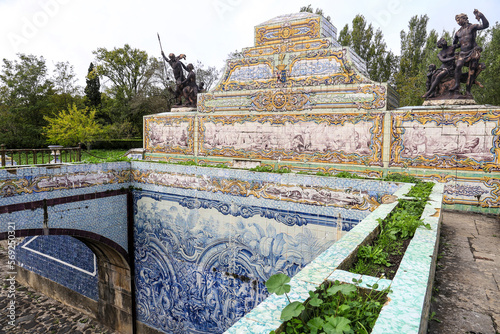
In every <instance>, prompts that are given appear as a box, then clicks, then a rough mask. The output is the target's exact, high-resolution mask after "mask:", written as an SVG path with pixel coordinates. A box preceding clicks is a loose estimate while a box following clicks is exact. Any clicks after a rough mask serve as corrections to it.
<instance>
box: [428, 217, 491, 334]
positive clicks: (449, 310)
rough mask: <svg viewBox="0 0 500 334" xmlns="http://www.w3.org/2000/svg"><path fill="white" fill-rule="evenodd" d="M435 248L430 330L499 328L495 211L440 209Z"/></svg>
mask: <svg viewBox="0 0 500 334" xmlns="http://www.w3.org/2000/svg"><path fill="white" fill-rule="evenodd" d="M439 251H440V257H439V258H438V267H437V270H436V282H435V286H434V293H433V296H434V297H433V301H432V303H431V315H432V316H433V319H434V320H431V321H430V322H429V333H431V334H462V333H467V334H479V333H481V334H495V333H500V219H499V217H498V216H491V215H488V216H486V215H480V214H469V213H463V212H456V211H445V212H444V215H443V224H442V227H441V239H440V250H439ZM432 312H434V314H432Z"/></svg>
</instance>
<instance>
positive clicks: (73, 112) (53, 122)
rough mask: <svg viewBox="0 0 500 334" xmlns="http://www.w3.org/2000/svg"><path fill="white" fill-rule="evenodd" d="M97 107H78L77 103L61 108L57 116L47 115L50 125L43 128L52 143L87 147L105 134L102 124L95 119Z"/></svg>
mask: <svg viewBox="0 0 500 334" xmlns="http://www.w3.org/2000/svg"><path fill="white" fill-rule="evenodd" d="M95 114H96V110H95V109H89V108H85V109H78V108H77V106H76V104H73V106H68V109H67V110H61V111H60V112H59V113H58V114H57V115H56V116H55V117H47V116H45V117H44V118H45V120H46V121H47V123H48V125H47V126H45V127H44V128H43V130H44V131H45V134H46V136H47V141H48V142H49V143H51V144H59V145H63V146H76V145H78V143H84V144H85V145H86V146H87V147H89V145H90V144H91V143H92V142H93V141H94V140H96V139H97V138H98V137H99V136H101V135H102V134H103V128H102V126H101V125H100V124H99V123H98V122H97V121H96V119H95Z"/></svg>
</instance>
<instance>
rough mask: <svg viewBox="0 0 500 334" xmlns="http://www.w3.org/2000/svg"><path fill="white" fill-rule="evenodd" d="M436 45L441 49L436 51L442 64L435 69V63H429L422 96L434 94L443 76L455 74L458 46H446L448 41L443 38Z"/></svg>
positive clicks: (432, 95)
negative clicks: (425, 87) (425, 90)
mask: <svg viewBox="0 0 500 334" xmlns="http://www.w3.org/2000/svg"><path fill="white" fill-rule="evenodd" d="M437 47H438V48H440V49H442V50H441V51H440V52H439V53H438V58H439V60H440V61H441V62H442V65H441V67H440V68H439V69H437V70H436V65H434V64H431V65H430V66H429V72H428V73H427V92H426V93H425V94H424V95H423V96H422V97H424V98H428V97H434V96H436V88H437V85H438V84H439V83H441V81H443V80H444V79H445V78H447V77H450V76H453V75H454V74H455V49H456V48H458V46H457V45H455V44H454V45H452V46H448V42H446V40H445V39H444V38H441V39H440V40H439V41H438V42H437Z"/></svg>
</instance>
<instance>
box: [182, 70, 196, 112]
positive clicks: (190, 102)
mask: <svg viewBox="0 0 500 334" xmlns="http://www.w3.org/2000/svg"><path fill="white" fill-rule="evenodd" d="M186 70H187V71H188V76H187V78H186V79H185V80H184V81H183V82H182V87H184V88H183V90H182V95H183V96H184V100H185V104H186V106H192V107H196V103H197V96H198V85H197V84H196V73H195V72H194V66H193V64H188V66H187V68H186Z"/></svg>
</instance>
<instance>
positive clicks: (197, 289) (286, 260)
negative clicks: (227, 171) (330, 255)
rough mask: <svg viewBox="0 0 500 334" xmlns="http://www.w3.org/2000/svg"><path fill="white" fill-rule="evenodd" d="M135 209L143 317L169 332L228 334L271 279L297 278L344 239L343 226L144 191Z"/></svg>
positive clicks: (262, 294) (139, 300)
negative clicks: (305, 222)
mask: <svg viewBox="0 0 500 334" xmlns="http://www.w3.org/2000/svg"><path fill="white" fill-rule="evenodd" d="M135 209H136V215H135V249H136V254H135V259H136V284H137V308H138V317H139V320H140V321H143V322H144V323H146V324H148V325H150V326H152V327H155V328H157V329H161V330H164V331H166V332H167V333H176V332H184V331H187V332H190V333H222V332H224V330H225V329H227V328H228V327H229V326H231V325H232V324H233V323H234V322H235V321H236V320H238V319H239V318H240V317H242V316H243V315H244V314H245V313H246V312H248V311H250V310H251V309H252V308H253V307H254V306H255V305H257V304H258V303H259V302H261V301H262V300H263V299H264V298H265V297H266V296H267V294H266V289H265V287H264V282H265V280H267V278H269V277H270V276H271V275H272V274H274V273H276V272H283V273H286V274H288V275H290V276H293V275H294V274H295V273H296V272H298V271H299V270H300V268H302V267H303V266H304V265H305V264H307V263H309V262H310V261H311V260H312V259H314V258H315V257H316V256H317V255H319V254H320V253H321V252H322V251H324V250H325V249H326V248H328V247H329V246H330V245H331V244H332V243H333V242H334V241H335V239H336V238H337V228H336V226H330V227H328V226H325V225H324V224H323V225H319V224H318V225H315V224H309V225H308V226H301V225H302V224H300V222H299V221H296V222H297V224H294V225H286V224H282V223H280V222H279V221H278V220H279V216H280V214H273V213H272V212H264V211H265V210H261V212H260V214H255V213H256V211H258V210H257V209H253V210H252V209H251V208H240V207H238V206H237V205H235V204H234V203H225V202H219V201H215V200H203V199H199V198H189V197H177V196H172V195H169V194H161V193H156V192H145V191H143V192H138V193H136V196H135ZM282 214H283V213H282ZM284 214H292V213H286V212H285V213H284ZM311 217H312V216H311ZM277 219H278V220H277ZM324 219H325V220H326V218H324ZM332 224H335V219H333V223H332Z"/></svg>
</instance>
